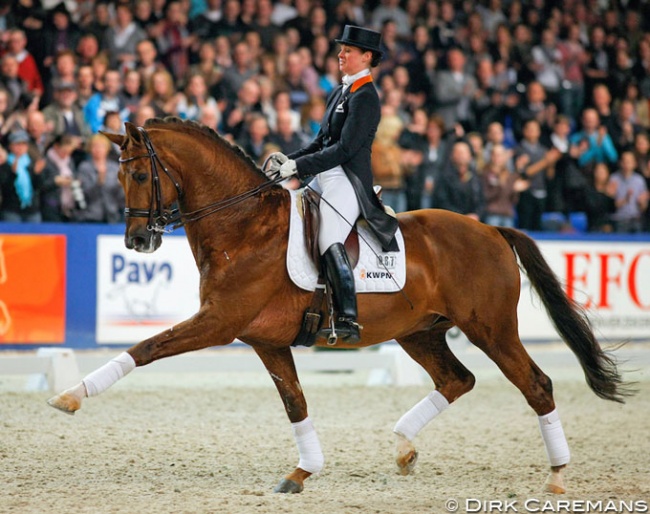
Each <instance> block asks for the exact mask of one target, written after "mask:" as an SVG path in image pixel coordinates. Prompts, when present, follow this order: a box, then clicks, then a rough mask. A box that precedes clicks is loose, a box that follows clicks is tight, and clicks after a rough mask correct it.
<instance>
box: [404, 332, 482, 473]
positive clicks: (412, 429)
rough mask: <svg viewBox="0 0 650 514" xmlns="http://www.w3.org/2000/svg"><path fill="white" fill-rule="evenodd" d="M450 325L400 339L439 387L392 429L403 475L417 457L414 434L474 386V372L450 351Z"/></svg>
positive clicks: (408, 470) (409, 470)
mask: <svg viewBox="0 0 650 514" xmlns="http://www.w3.org/2000/svg"><path fill="white" fill-rule="evenodd" d="M451 326H452V324H451V323H449V322H443V323H440V324H439V325H435V326H434V327H433V328H432V329H430V330H427V331H423V332H418V333H417V334H413V335H410V336H408V337H405V338H401V339H399V340H398V342H399V344H400V345H401V346H402V348H404V350H405V351H406V353H408V354H409V355H410V356H411V357H412V358H413V359H414V360H415V361H416V362H417V363H418V364H420V365H421V366H422V367H423V368H424V369H425V370H426V371H427V373H429V376H430V377H431V378H432V379H433V382H434V383H435V385H436V389H435V390H434V391H433V392H431V393H430V394H429V395H428V396H427V397H426V398H424V399H422V400H421V401H420V402H419V403H417V404H416V405H415V406H414V407H413V408H412V409H411V410H409V411H408V412H407V413H406V414H404V415H403V416H402V417H401V418H400V419H399V421H398V422H397V424H396V425H395V428H394V429H393V431H394V432H395V434H396V435H397V458H396V461H397V466H398V467H399V470H400V473H401V474H402V475H408V474H409V473H410V472H411V470H412V469H413V467H414V466H415V463H416V461H417V452H416V450H415V447H414V446H413V442H412V441H413V439H414V438H415V436H416V435H417V434H418V433H419V432H420V431H421V430H422V429H423V428H424V427H425V426H426V425H427V424H428V423H429V422H430V421H431V420H432V419H433V418H435V417H436V416H437V415H438V414H440V412H442V411H443V410H444V409H446V408H447V407H448V406H449V404H450V403H452V402H453V401H455V400H456V399H458V398H459V397H460V396H462V395H463V394H465V393H467V392H469V391H471V389H472V388H473V387H474V382H475V379H474V375H472V373H471V372H470V371H469V370H468V369H467V368H466V367H465V366H463V364H462V363H461V362H460V361H459V360H458V359H457V358H456V356H455V355H454V354H453V353H452V352H451V350H450V349H449V346H448V345H447V341H446V340H445V334H446V333H447V330H449V328H451Z"/></svg>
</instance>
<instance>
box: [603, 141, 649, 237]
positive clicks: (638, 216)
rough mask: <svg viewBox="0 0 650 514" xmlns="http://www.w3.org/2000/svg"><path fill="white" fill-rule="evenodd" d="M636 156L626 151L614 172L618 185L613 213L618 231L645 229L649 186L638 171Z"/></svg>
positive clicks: (614, 179) (632, 231)
mask: <svg viewBox="0 0 650 514" xmlns="http://www.w3.org/2000/svg"><path fill="white" fill-rule="evenodd" d="M636 166H637V162H636V158H635V157H634V153H633V152H631V151H625V152H623V154H622V155H621V159H620V161H619V170H618V171H617V172H615V173H613V174H612V177H611V181H612V182H613V183H614V184H615V186H616V195H615V200H616V212H615V213H614V214H613V215H612V219H613V220H614V222H615V229H616V232H618V233H622V234H633V233H637V232H641V231H642V230H643V219H644V217H645V211H646V209H647V208H648V194H649V193H648V188H647V187H646V183H645V180H644V177H643V176H642V175H640V174H639V173H635V171H636Z"/></svg>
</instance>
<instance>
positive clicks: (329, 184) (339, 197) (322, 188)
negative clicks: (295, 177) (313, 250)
mask: <svg viewBox="0 0 650 514" xmlns="http://www.w3.org/2000/svg"><path fill="white" fill-rule="evenodd" d="M309 187H310V188H312V189H313V190H314V191H316V192H318V193H320V194H321V195H322V199H321V202H320V218H321V227H320V232H319V236H318V248H319V250H320V253H321V255H322V254H324V253H325V251H327V249H328V248H329V247H330V246H332V245H333V244H334V243H345V240H346V239H347V237H348V235H349V234H350V231H351V230H352V227H353V226H354V224H355V222H356V221H357V218H358V217H359V215H360V214H361V209H360V208H359V201H358V200H357V195H356V194H355V192H354V189H353V187H352V184H351V183H350V180H349V179H348V177H347V176H346V175H345V171H343V168H341V166H336V167H335V168H332V169H331V170H327V171H324V172H322V173H319V174H318V175H316V178H314V180H312V181H311V182H310V184H309ZM332 207H334V209H332ZM337 211H338V212H337ZM341 216H342V217H341Z"/></svg>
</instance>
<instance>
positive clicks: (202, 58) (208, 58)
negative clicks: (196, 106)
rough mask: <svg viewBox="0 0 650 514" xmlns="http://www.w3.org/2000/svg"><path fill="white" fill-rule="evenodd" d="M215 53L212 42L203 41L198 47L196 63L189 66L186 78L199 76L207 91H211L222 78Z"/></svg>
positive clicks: (221, 71)
mask: <svg viewBox="0 0 650 514" xmlns="http://www.w3.org/2000/svg"><path fill="white" fill-rule="evenodd" d="M216 56H217V54H216V52H215V49H214V44H213V43H212V41H203V42H201V44H200V45H199V53H198V62H196V63H194V64H192V65H191V66H190V69H189V72H188V77H189V76H192V75H195V74H197V73H198V74H200V75H202V76H203V80H204V81H205V85H206V87H207V88H208V90H213V89H214V88H216V87H217V84H219V82H220V81H221V78H222V77H223V69H222V68H221V66H219V65H218V64H217V63H216Z"/></svg>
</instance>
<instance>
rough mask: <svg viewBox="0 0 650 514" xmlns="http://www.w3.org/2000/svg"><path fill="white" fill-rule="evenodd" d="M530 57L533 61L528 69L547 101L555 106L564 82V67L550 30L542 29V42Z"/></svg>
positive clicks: (554, 37) (535, 47)
mask: <svg viewBox="0 0 650 514" xmlns="http://www.w3.org/2000/svg"><path fill="white" fill-rule="evenodd" d="M531 55H532V58H533V59H532V61H531V63H530V69H531V70H533V71H534V72H535V78H536V80H537V82H539V83H540V84H541V85H542V87H543V88H544V90H545V91H546V94H547V96H548V98H549V100H550V101H551V102H552V103H554V104H556V105H557V104H558V102H559V95H560V89H561V87H562V81H563V80H564V67H563V66H562V50H561V48H560V46H559V45H558V42H557V38H556V36H555V32H553V30H552V29H550V28H547V29H544V31H543V32H542V40H541V41H540V44H539V45H536V46H534V47H533V49H532V51H531Z"/></svg>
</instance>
